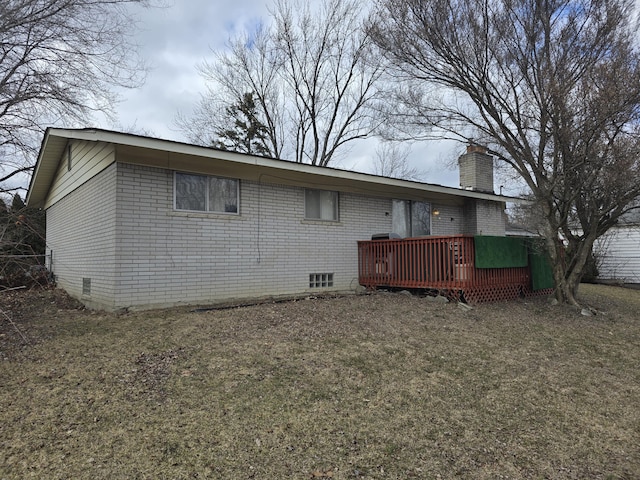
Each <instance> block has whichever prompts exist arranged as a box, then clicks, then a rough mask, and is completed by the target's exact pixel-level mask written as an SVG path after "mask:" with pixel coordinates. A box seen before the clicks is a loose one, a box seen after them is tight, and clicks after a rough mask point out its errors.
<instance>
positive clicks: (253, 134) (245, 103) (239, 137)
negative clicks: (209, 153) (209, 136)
mask: <svg viewBox="0 0 640 480" xmlns="http://www.w3.org/2000/svg"><path fill="white" fill-rule="evenodd" d="M225 112H226V116H227V118H228V121H229V124H230V125H232V126H231V127H230V128H227V129H223V130H219V131H217V132H216V135H217V139H215V140H214V141H213V142H212V145H213V146H214V147H215V148H219V149H221V150H230V151H233V152H240V153H248V154H249V155H263V156H266V157H270V156H272V154H271V150H270V149H269V147H267V136H268V131H267V127H266V126H265V125H264V123H262V122H261V121H260V119H259V118H258V108H257V106H256V103H255V99H254V96H253V93H250V92H249V93H245V94H244V96H243V98H242V100H240V101H239V102H238V103H237V104H234V105H230V106H228V107H227V108H226V109H225Z"/></svg>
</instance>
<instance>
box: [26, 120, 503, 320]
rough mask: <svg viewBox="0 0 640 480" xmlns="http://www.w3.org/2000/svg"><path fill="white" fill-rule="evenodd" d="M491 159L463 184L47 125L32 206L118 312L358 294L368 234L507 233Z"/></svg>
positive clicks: (68, 269) (87, 285)
mask: <svg viewBox="0 0 640 480" xmlns="http://www.w3.org/2000/svg"><path fill="white" fill-rule="evenodd" d="M491 165H492V159H491V157H489V156H488V155H486V154H484V153H483V152H482V151H477V150H476V149H474V148H470V149H469V151H468V153H467V154H465V155H463V156H462V157H461V172H463V173H462V174H461V178H463V182H464V183H463V186H464V187H465V188H461V189H458V188H451V187H443V186H439V185H432V184H425V183H417V182H411V181H405V180H396V179H389V178H384V177H378V176H374V175H368V174H363V173H356V172H351V171H344V170H338V169H332V168H322V167H314V166H311V165H305V164H297V163H293V162H287V161H282V160H274V159H270V158H264V157H256V156H250V155H244V154H238V153H232V152H226V151H220V150H215V149H211V148H206V147H201V146H195V145H188V144H184V143H177V142H172V141H167V140H160V139H155V138H148V137H142V136H136V135H131V134H123V133H117V132H112V131H105V130H95V129H84V130H82V129H81V130H71V129H48V130H47V132H46V133H45V136H44V139H43V142H42V146H41V150H40V154H39V157H38V161H37V165H36V169H35V173H34V175H33V178H32V180H31V184H30V187H29V193H28V197H27V204H28V205H29V206H31V207H41V208H44V209H46V218H47V253H48V254H50V260H49V263H50V264H49V265H48V267H49V268H50V270H51V271H52V272H53V274H54V275H55V278H56V281H57V284H58V286H60V287H62V288H63V289H65V290H66V291H67V292H68V293H69V294H71V295H72V296H74V297H76V298H78V299H80V300H81V301H82V302H84V303H85V304H86V305H88V306H90V307H95V308H101V309H107V310H116V309H120V308H152V307H163V306H172V305H180V304H192V305H195V304H209V303H215V302H219V301H228V300H232V299H246V298H255V297H269V296H286V295H297V294H305V293H313V292H325V291H347V290H354V289H355V288H356V287H357V283H358V260H357V246H356V242H357V241H358V240H368V239H370V238H371V236H372V235H373V234H377V233H384V232H396V233H398V234H400V235H401V236H421V235H453V234H460V233H468V234H485V235H504V234H505V225H504V217H503V210H504V205H505V202H506V201H510V200H512V199H510V198H508V197H504V196H500V195H496V194H494V193H493V178H492V171H490V170H491Z"/></svg>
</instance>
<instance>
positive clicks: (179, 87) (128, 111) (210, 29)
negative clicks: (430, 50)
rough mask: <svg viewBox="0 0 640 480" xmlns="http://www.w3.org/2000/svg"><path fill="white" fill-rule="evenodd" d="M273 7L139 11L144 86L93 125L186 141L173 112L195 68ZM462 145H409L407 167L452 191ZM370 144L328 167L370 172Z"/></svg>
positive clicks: (184, 98)
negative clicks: (108, 118)
mask: <svg viewBox="0 0 640 480" xmlns="http://www.w3.org/2000/svg"><path fill="white" fill-rule="evenodd" d="M271 4H272V3H271V2H270V1H261V0H233V1H220V0H218V1H215V0H214V1H211V0H188V1H187V0H173V5H172V6H169V7H167V8H157V9H150V10H140V11H139V12H137V13H138V15H139V19H140V24H139V26H138V27H139V28H138V29H137V33H136V36H137V41H138V43H139V45H140V48H141V53H142V55H143V56H144V57H145V58H146V60H147V61H148V62H149V64H150V66H151V70H150V72H149V75H148V77H147V81H146V83H145V85H144V86H143V87H141V88H139V89H135V90H128V91H124V92H122V99H123V101H122V102H121V103H120V104H119V106H118V108H117V115H118V119H117V124H115V125H114V124H113V123H110V122H108V121H106V120H104V121H101V120H98V125H97V126H98V127H102V128H108V129H114V130H125V131H136V132H143V133H145V134H149V135H152V136H156V137H159V138H166V139H170V140H178V141H185V138H184V137H183V135H182V134H181V132H179V131H178V130H177V128H176V127H175V122H174V121H175V117H176V115H177V113H178V112H182V113H184V114H187V115H188V113H189V112H190V111H191V109H192V108H193V107H194V106H195V105H196V103H197V102H198V99H199V98H200V94H201V93H202V92H204V90H205V83H204V82H203V80H202V78H201V77H200V75H199V74H198V71H197V66H198V64H200V63H201V62H202V61H203V60H205V59H206V58H210V57H211V54H212V50H216V49H222V48H225V44H226V42H227V40H228V39H229V37H231V36H233V35H234V34H235V33H237V32H241V31H243V30H244V29H251V28H252V26H255V25H256V24H257V23H258V22H260V21H264V22H268V20H269V12H268V8H269V6H270V5H271ZM461 148H463V147H461V146H459V145H455V144H452V143H447V142H429V143H422V144H418V145H414V146H413V148H412V153H411V156H410V164H411V166H412V167H416V168H418V169H420V170H423V171H425V172H426V175H425V179H424V180H425V181H427V182H429V183H437V184H441V185H448V186H453V187H457V186H458V185H459V182H458V173H457V170H455V169H453V168H452V167H450V165H451V164H452V163H455V162H452V160H453V159H455V157H456V156H457V154H459V153H460V150H461ZM374 155H375V142H371V141H367V142H360V143H357V144H354V146H353V147H352V149H351V151H350V152H349V153H348V155H346V156H345V158H344V159H343V160H341V161H340V163H339V164H334V165H333V166H335V167H338V168H347V169H353V170H359V171H364V172H369V173H370V172H371V171H372V160H373V158H374Z"/></svg>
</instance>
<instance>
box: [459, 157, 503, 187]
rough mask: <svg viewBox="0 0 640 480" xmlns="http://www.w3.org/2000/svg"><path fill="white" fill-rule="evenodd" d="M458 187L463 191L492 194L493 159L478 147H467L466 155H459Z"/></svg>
mask: <svg viewBox="0 0 640 480" xmlns="http://www.w3.org/2000/svg"><path fill="white" fill-rule="evenodd" d="M458 164H459V166H460V187H462V188H464V189H465V190H475V191H477V192H486V193H494V191H493V157H492V156H491V155H489V154H488V153H487V149H486V148H485V147H483V146H480V145H469V146H467V153H465V154H464V155H460V158H459V159H458Z"/></svg>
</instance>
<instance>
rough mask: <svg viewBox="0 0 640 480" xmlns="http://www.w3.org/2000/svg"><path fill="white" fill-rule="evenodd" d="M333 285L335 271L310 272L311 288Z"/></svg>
mask: <svg viewBox="0 0 640 480" xmlns="http://www.w3.org/2000/svg"><path fill="white" fill-rule="evenodd" d="M327 287H333V273H311V274H309V288H327Z"/></svg>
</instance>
